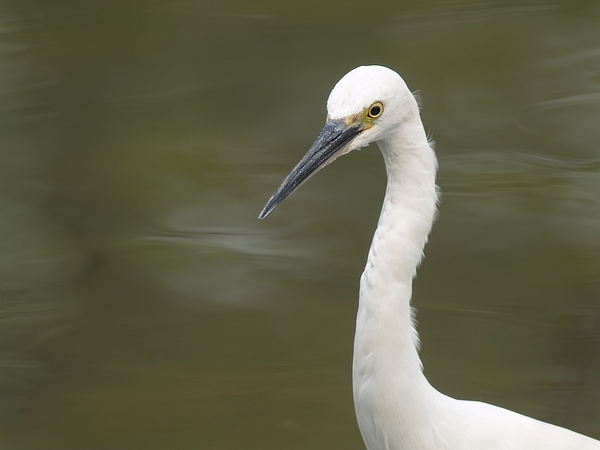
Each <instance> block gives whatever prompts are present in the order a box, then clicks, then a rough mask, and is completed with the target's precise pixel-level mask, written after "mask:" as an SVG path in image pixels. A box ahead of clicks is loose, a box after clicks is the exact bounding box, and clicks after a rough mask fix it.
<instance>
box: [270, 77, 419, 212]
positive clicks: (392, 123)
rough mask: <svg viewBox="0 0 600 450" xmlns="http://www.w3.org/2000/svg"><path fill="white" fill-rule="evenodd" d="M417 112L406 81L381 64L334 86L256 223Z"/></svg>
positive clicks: (345, 78)
mask: <svg viewBox="0 0 600 450" xmlns="http://www.w3.org/2000/svg"><path fill="white" fill-rule="evenodd" d="M415 114H416V115H418V114H419V108H418V106H417V102H416V100H415V98H414V97H413V95H412V94H411V92H410V91H409V89H408V87H407V86H406V84H405V83H404V80H402V78H401V77H400V75H398V74H397V73H396V72H394V71H393V70H391V69H388V68H387V67H382V66H361V67H357V68H356V69H354V70H351V71H350V72H348V73H347V74H346V75H344V77H343V78H342V79H341V80H340V81H338V83H337V84H336V85H335V87H334V88H333V90H332V91H331V94H329V99H328V100H327V123H326V124H325V127H324V128H323V130H322V131H321V133H319V135H318V136H317V139H316V141H315V143H314V144H313V145H312V147H311V148H310V149H309V150H308V152H307V153H306V155H304V157H303V158H302V159H301V160H300V162H299V163H298V164H297V165H296V167H294V168H293V169H292V171H291V172H290V174H289V175H288V176H287V177H286V179H285V180H284V181H283V183H282V184H281V186H279V188H278V189H277V190H276V191H275V193H274V194H273V195H272V196H271V198H270V199H269V201H268V202H267V204H266V205H265V207H264V208H263V210H262V212H261V213H260V215H259V216H258V218H259V219H264V218H265V217H267V216H268V215H269V214H270V213H271V211H273V210H274V209H275V208H276V207H277V205H279V204H280V203H281V202H282V201H283V200H284V199H285V198H286V197H287V196H288V195H290V194H291V193H292V192H294V191H295V190H296V189H297V188H298V187H299V186H300V185H301V184H302V183H304V182H305V181H306V180H308V178H310V177H311V176H312V175H314V174H315V173H316V172H317V171H319V170H320V169H321V168H323V167H325V166H326V165H327V164H329V163H331V162H333V161H334V160H335V159H336V158H337V157H339V156H341V155H344V154H346V153H348V152H350V151H352V150H356V149H359V148H361V147H364V146H366V145H369V144H370V143H371V142H375V141H379V140H382V139H385V138H386V137H387V136H388V135H389V134H390V133H391V132H392V131H394V130H397V129H398V127H401V126H402V124H403V123H405V122H406V120H407V119H408V117H411V116H413V115H415Z"/></svg>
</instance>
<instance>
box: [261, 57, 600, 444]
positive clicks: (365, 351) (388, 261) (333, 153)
mask: <svg viewBox="0 0 600 450" xmlns="http://www.w3.org/2000/svg"><path fill="white" fill-rule="evenodd" d="M327 111H328V118H327V123H326V125H325V128H324V129H323V130H322V131H321V133H320V134H319V136H318V137H317V139H316V141H315V143H314V144H313V146H312V147H311V148H310V149H309V151H308V153H307V154H306V155H305V156H304V157H303V158H302V160H301V161H300V162H299V163H298V164H297V165H296V167H295V168H294V169H293V170H292V172H291V173H290V174H289V175H288V176H287V178H286V179H285V180H284V181H283V183H282V185H281V186H280V187H279V188H278V189H277V191H275V193H274V194H273V196H272V197H271V199H270V200H269V201H268V202H267V204H266V206H265V208H264V209H263V211H262V212H261V213H260V216H259V218H260V219H263V218H265V217H266V216H267V215H268V214H269V213H271V211H273V209H275V207H277V205H278V204H279V203H281V202H282V201H283V200H284V199H285V198H286V197H287V196H288V195H289V194H291V193H292V192H293V191H294V190H295V189H296V188H298V186H300V185H301V184H302V183H303V182H304V181H306V180H307V179H308V178H309V177H310V176H311V175H313V174H314V173H315V172H316V171H318V170H319V169H321V168H322V167H323V166H325V165H327V164H329V163H330V162H332V161H333V160H334V159H336V158H337V157H338V156H340V155H343V154H345V153H348V152H349V151H351V150H355V149H359V148H361V147H364V146H366V145H368V144H369V143H371V142H377V143H378V144H379V147H380V149H381V153H382V154H383V158H384V161H385V167H386V172H387V178H388V182H387V188H386V192H385V199H384V202H383V208H382V211H381V215H380V217H379V223H378V226H377V230H376V231H375V235H374V237H373V242H372V244H371V248H370V250H369V255H368V258H367V264H366V267H365V271H364V273H363V274H362V277H361V280H360V295H359V306H358V315H357V319H356V336H355V339H354V360H353V368H352V376H353V377H352V378H353V391H354V405H355V409H356V417H357V419H358V425H359V427H360V431H361V433H362V436H363V439H364V441H365V444H366V446H367V448H368V449H369V450H600V441H597V440H594V439H592V438H589V437H586V436H583V435H581V434H578V433H575V432H573V431H570V430H567V429H565V428H560V427H557V426H554V425H550V424H548V423H545V422H541V421H538V420H536V419H532V418H530V417H526V416H523V415H521V414H518V413H515V412H512V411H508V410H506V409H503V408H499V407H496V406H492V405H489V404H487V403H481V402H475V401H465V400H456V399H454V398H451V397H448V396H446V395H444V394H442V393H440V392H438V391H437V390H436V389H435V388H434V387H432V386H431V384H429V382H428V381H427V379H426V378H425V375H424V373H423V370H422V364H421V360H420V359H419V354H418V350H417V348H418V336H417V333H416V330H415V327H414V322H413V320H412V310H411V306H410V298H411V291H412V279H413V278H414V276H415V272H416V268H417V266H418V264H419V262H420V261H421V258H422V256H423V247H424V246H425V243H426V242H427V236H428V234H429V231H430V229H431V226H432V224H433V221H434V217H435V213H436V204H437V199H438V196H437V188H436V185H435V176H436V171H437V160H436V156H435V153H434V151H433V149H432V147H431V145H430V144H429V142H428V141H427V136H426V134H425V130H424V128H423V124H422V122H421V118H420V116H419V107H418V105H417V102H416V100H415V98H414V96H413V95H412V93H411V92H410V90H409V89H408V87H407V86H406V84H405V83H404V81H403V80H402V78H401V77H400V76H399V75H398V74H397V73H396V72H394V71H393V70H390V69H388V68H385V67H381V66H363V67H358V68H356V69H354V70H352V71H351V72H349V73H348V74H346V75H345V76H344V77H343V78H342V79H341V80H340V81H339V82H338V83H337V84H336V86H335V87H334V88H333V91H332V92H331V94H330V96H329V100H328V101H327Z"/></svg>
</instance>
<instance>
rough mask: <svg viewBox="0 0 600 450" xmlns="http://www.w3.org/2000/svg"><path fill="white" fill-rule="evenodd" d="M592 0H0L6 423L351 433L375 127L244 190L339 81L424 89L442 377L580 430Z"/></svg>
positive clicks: (0, 280) (434, 359) (342, 436)
mask: <svg viewBox="0 0 600 450" xmlns="http://www.w3.org/2000/svg"><path fill="white" fill-rule="evenodd" d="M599 30H600V5H599V4H598V2H596V1H585V0H578V1H572V0H562V1H534V0H531V1H514V2H511V1H500V0H498V1H468V0H464V1H460V0H455V1H449V0H447V1H416V0H414V1H391V0H387V1H386V0H382V1H378V2H364V1H362V2H359V1H347V0H346V1H341V0H333V1H324V2H323V1H308V2H282V1H274V0H250V1H241V0H219V1H216V0H198V1H191V0H179V1H177V0H172V1H170V0H150V1H147V0H145V1H141V0H138V1H135V0H132V1H117V0H113V1H100V0H77V1H74V0H55V1H44V0H19V1H16V0H13V1H6V0H3V1H2V2H1V3H0V127H1V131H0V211H1V214H0V447H1V448H3V449H7V450H13V449H18V450H22V449H61V450H63V449H82V448H85V449H92V450H95V449H111V450H113V449H128V450H129V449H207V450H221V449H282V448H285V449H292V450H294V449H328V450H331V449H345V450H348V449H357V450H358V449H363V448H364V446H363V443H362V440H361V438H360V434H359V432H358V428H357V426H356V423H355V418H354V411H353V404H352V396H351V378H350V367H351V357H352V344H353V331H354V317H355V313H356V307H357V297H358V280H359V276H360V273H361V271H362V268H363V264H364V261H365V257H366V253H367V250H368V247H369V243H370V240H371V236H372V233H373V231H374V229H375V226H376V222H377V216H378V213H379V208H380V206H381V202H382V198H383V190H384V187H385V173H384V168H383V163H382V159H381V155H380V154H379V151H378V150H377V148H376V146H371V147H370V148H368V149H364V150H363V151H361V152H355V153H352V154H351V155H349V156H347V157H345V158H342V159H340V160H338V161H336V163H335V164H333V165H332V166H329V167H327V169H326V170H324V171H322V172H320V173H319V174H318V176H316V177H314V178H313V179H311V181H310V183H308V184H306V185H305V186H304V187H303V188H302V189H301V190H299V191H298V192H297V193H295V194H294V195H293V196H292V197H291V198H290V199H288V200H287V201H286V202H285V203H284V204H283V205H281V206H280V207H279V208H278V209H277V210H276V211H275V213H274V214H272V215H271V216H270V217H269V218H268V220H266V221H264V222H258V221H257V220H256V217H257V215H258V213H259V211H260V210H261V208H262V207H263V205H264V203H265V202H266V200H267V199H268V198H269V196H270V195H271V193H272V192H273V191H274V190H275V188H276V187H277V186H278V185H279V183H280V182H281V181H282V180H283V178H284V176H285V175H286V174H287V173H288V171H289V170H290V169H291V168H292V167H293V165H294V164H295V163H296V162H297V161H298V160H299V159H300V157H301V156H302V155H304V153H305V151H306V150H307V149H308V147H309V146H310V144H312V142H313V140H314V138H315V137H316V135H317V133H318V132H319V131H320V129H321V127H322V125H323V123H324V121H325V101H326V98H327V95H328V94H329V91H330V89H331V88H332V86H333V85H334V84H335V83H336V82H337V80H338V79H339V78H340V77H342V76H343V75H344V74H345V73H346V72H347V71H349V70H350V69H352V68H354V67H356V66H358V65H362V64H374V63H375V64H383V65H387V66H389V67H391V68H393V69H395V70H396V71H398V72H399V73H400V74H401V75H402V76H403V77H404V79H405V80H406V82H407V84H408V85H409V87H410V88H411V89H413V90H420V92H421V95H422V98H423V111H422V116H423V120H424V123H425V126H426V128H427V130H428V132H429V133H430V134H431V136H432V138H433V139H434V140H435V141H436V148H437V153H438V156H439V160H440V170H439V177H438V184H439V186H440V188H441V191H442V203H441V206H440V218H439V220H438V222H437V223H436V225H435V226H434V228H433V232H432V235H431V238H430V243H429V244H428V246H427V247H426V250H425V252H426V258H425V260H424V263H423V265H422V267H421V269H420V270H419V276H418V278H417V280H416V282H415V287H414V305H415V306H416V307H417V308H418V310H419V316H418V317H419V331H420V334H421V340H422V343H423V344H422V351H421V355H422V359H423V362H424V364H425V373H426V374H427V376H428V377H429V379H430V380H431V382H432V384H434V386H436V387H437V388H438V389H440V390H442V391H443V392H445V393H447V394H449V395H452V396H455V397H460V398H474V399H480V400H484V401H488V402H491V403H494V404H498V405H501V406H504V407H507V408H510V409H514V410H517V411H519V412H522V413H525V414H528V415H532V416H534V417H536V418H539V419H542V420H546V421H550V422H552V423H556V424H559V425H563V426H567V427H569V428H572V429H575V430H577V431H580V432H583V433H586V434H588V435H591V436H594V437H596V438H600V144H599V142H600V32H599Z"/></svg>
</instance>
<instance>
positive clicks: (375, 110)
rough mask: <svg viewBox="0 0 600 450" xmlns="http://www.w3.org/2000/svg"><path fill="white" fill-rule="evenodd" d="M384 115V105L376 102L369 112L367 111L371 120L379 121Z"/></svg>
mask: <svg viewBox="0 0 600 450" xmlns="http://www.w3.org/2000/svg"><path fill="white" fill-rule="evenodd" d="M382 114H383V103H381V102H375V103H373V104H372V105H371V106H369V110H368V111H367V117H369V118H370V119H377V118H378V117H379V116H381V115H382Z"/></svg>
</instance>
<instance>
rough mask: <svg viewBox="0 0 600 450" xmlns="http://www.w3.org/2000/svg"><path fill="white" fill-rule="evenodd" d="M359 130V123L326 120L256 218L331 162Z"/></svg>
mask: <svg viewBox="0 0 600 450" xmlns="http://www.w3.org/2000/svg"><path fill="white" fill-rule="evenodd" d="M361 131H362V128H361V126H360V125H351V126H348V125H346V123H345V122H344V121H343V120H330V121H328V122H327V123H326V124H325V127H324V128H323V130H321V132H320V133H319V136H317V139H316V141H315V143H314V144H313V145H312V147H311V148H310V149H309V150H308V152H307V153H306V155H304V157H303V158H302V159H301V160H300V162H299V163H298V164H296V167H294V168H293V169H292V171H291V172H290V174H289V175H288V176H287V177H286V178H285V180H283V183H281V186H279V188H278V189H277V190H276V191H275V193H274V194H273V195H272V196H271V198H270V199H269V201H268V202H267V204H266V205H265V207H264V208H263V210H262V211H261V213H260V214H259V215H258V218H259V219H260V220H262V219H264V218H265V217H267V216H268V215H269V214H270V213H271V211H273V210H274V209H275V208H277V206H278V205H279V204H280V203H281V202H283V201H284V200H285V199H286V197H287V196H288V195H290V194H291V193H292V192H294V191H295V190H296V189H298V188H299V187H300V185H301V184H302V183H304V182H305V181H306V180H308V179H309V178H310V177H311V176H312V175H314V174H315V173H317V172H318V171H319V170H320V169H321V168H323V167H325V166H326V165H327V164H329V163H330V162H332V161H333V160H334V159H335V158H336V157H337V156H338V155H339V154H340V153H341V152H342V151H343V150H344V149H345V148H346V146H347V145H348V144H349V143H350V141H351V140H352V139H354V138H355V137H356V136H357V135H358V134H359V133H360V132H361Z"/></svg>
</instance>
